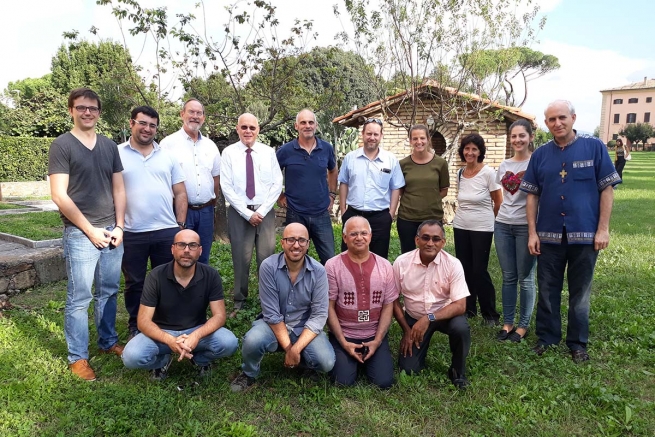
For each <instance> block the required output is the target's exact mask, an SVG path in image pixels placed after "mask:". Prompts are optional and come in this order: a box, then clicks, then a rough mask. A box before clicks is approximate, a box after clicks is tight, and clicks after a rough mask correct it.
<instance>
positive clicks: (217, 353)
mask: <svg viewBox="0 0 655 437" xmlns="http://www.w3.org/2000/svg"><path fill="white" fill-rule="evenodd" d="M201 326H202V325H201ZM199 327H200V326H195V327H193V328H189V329H184V330H182V331H172V330H170V329H164V330H163V331H164V332H167V333H169V334H171V335H172V336H173V337H179V336H180V335H182V334H191V333H192V332H193V331H195V330H196V329H198V328H199ZM238 347H239V341H238V340H237V338H236V337H235V336H234V334H232V332H231V331H230V330H228V329H226V328H219V329H218V330H216V331H214V332H213V333H211V334H209V335H208V336H207V337H204V338H202V339H200V341H199V342H198V344H197V345H196V348H195V349H194V350H193V361H194V362H195V363H196V364H197V365H199V366H206V365H208V364H210V363H211V362H212V361H214V360H217V359H219V358H224V357H229V356H230V355H232V354H234V353H235V352H236V351H237V348H238ZM171 353H172V351H171V348H170V347H168V345H167V344H164V343H160V342H158V341H154V340H153V339H151V338H150V337H148V336H146V335H145V334H143V333H140V334H139V335H137V336H136V337H134V338H133V339H132V340H130V341H129V342H128V343H127V345H126V346H125V350H123V356H122V358H123V364H125V367H127V368H128V369H148V370H151V369H161V368H162V367H164V366H165V365H166V363H167V362H168V360H169V359H170V358H171Z"/></svg>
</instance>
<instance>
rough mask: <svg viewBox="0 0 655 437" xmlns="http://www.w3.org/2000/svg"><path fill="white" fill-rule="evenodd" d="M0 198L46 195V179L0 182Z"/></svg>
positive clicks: (47, 185)
mask: <svg viewBox="0 0 655 437" xmlns="http://www.w3.org/2000/svg"><path fill="white" fill-rule="evenodd" d="M0 193H1V195H0V200H2V199H3V198H4V199H8V198H12V197H48V196H50V184H49V182H48V181H36V182H0Z"/></svg>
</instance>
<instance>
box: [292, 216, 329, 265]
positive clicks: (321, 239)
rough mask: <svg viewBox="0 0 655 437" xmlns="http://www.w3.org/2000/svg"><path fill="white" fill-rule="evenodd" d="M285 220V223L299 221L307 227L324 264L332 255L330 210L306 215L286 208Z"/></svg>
mask: <svg viewBox="0 0 655 437" xmlns="http://www.w3.org/2000/svg"><path fill="white" fill-rule="evenodd" d="M286 221H287V223H286V224H289V223H301V224H303V225H304V226H305V227H306V228H307V231H309V238H310V239H311V240H312V242H313V243H314V247H315V248H316V253H317V254H318V258H319V259H320V261H321V264H323V265H325V263H326V262H327V260H329V259H330V258H332V257H333V256H334V231H333V230H332V219H331V218H330V211H328V210H327V209H326V210H325V211H323V212H322V213H321V214H319V215H306V214H300V213H299V212H296V211H294V210H293V209H291V208H287V220H286Z"/></svg>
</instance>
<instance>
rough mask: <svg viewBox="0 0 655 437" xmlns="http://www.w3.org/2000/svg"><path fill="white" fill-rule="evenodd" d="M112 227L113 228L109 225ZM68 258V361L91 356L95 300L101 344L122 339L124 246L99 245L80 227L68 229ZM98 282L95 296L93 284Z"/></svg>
mask: <svg viewBox="0 0 655 437" xmlns="http://www.w3.org/2000/svg"><path fill="white" fill-rule="evenodd" d="M107 229H108V230H111V229H113V227H108V228H107ZM63 246H64V257H65V258H66V274H67V275H68V286H67V287H66V307H65V309H64V334H65V336H66V343H67V345H68V362H69V363H71V364H72V363H74V362H76V361H78V360H82V359H84V360H86V359H88V358H89V304H90V303H91V299H94V310H93V313H94V321H95V325H96V329H97V330H98V347H99V348H100V349H109V348H110V347H112V346H113V345H115V344H116V343H117V342H118V334H117V333H116V295H117V294H118V286H119V282H120V279H121V259H122V258H123V245H122V244H121V245H120V246H118V247H115V248H112V249H110V248H109V247H105V248H104V249H98V248H96V247H95V246H94V245H93V243H91V240H89V238H88V237H87V236H86V235H85V234H84V233H83V232H82V231H81V230H79V229H78V228H77V227H75V226H67V227H66V229H64V238H63ZM94 281H95V296H94V295H93V293H92V292H91V286H92V285H93V284H94Z"/></svg>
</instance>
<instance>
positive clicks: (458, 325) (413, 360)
mask: <svg viewBox="0 0 655 437" xmlns="http://www.w3.org/2000/svg"><path fill="white" fill-rule="evenodd" d="M405 321H406V322H407V324H408V325H409V327H410V328H411V327H412V326H414V324H415V323H416V322H417V320H416V319H414V318H413V317H412V316H410V315H409V314H407V313H405ZM436 331H439V332H441V333H443V334H447V335H448V342H449V344H450V353H451V354H452V359H451V362H450V367H452V368H453V369H455V371H456V372H457V374H458V375H462V376H464V375H466V357H467V356H468V354H469V350H470V349H471V329H470V328H469V323H468V321H467V320H466V317H464V316H455V317H453V318H452V319H448V320H437V321H435V322H430V325H429V326H428V330H427V331H425V335H424V336H423V341H422V342H421V344H420V345H419V347H418V348H417V347H416V345H415V344H412V356H411V357H410V356H409V355H407V356H406V357H404V356H403V354H402V353H399V354H398V368H399V370H404V371H405V373H407V374H408V375H411V374H413V373H419V372H420V371H421V370H423V369H425V358H426V357H427V355H428V346H429V345H430V340H431V339H432V335H433V334H434V333H435V332H436Z"/></svg>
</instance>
